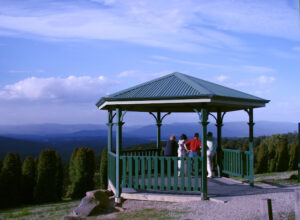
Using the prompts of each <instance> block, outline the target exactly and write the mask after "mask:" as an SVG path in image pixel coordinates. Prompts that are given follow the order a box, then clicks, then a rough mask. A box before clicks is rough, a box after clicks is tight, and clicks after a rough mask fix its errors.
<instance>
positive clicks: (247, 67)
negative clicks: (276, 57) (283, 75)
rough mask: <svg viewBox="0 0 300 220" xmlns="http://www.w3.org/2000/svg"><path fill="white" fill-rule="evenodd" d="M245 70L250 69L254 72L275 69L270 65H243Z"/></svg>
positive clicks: (271, 71)
mask: <svg viewBox="0 0 300 220" xmlns="http://www.w3.org/2000/svg"><path fill="white" fill-rule="evenodd" d="M242 67H243V68H244V69H245V70H248V71H249V72H253V73H273V72H275V70H274V69H273V68H270V67H265V66H254V65H251V66H250V65H244V66H242Z"/></svg>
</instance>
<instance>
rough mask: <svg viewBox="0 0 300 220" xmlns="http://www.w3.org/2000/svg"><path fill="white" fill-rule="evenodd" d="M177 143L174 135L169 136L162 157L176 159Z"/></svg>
mask: <svg viewBox="0 0 300 220" xmlns="http://www.w3.org/2000/svg"><path fill="white" fill-rule="evenodd" d="M177 148H178V145H177V142H176V138H175V136H174V135H171V136H170V140H168V142H167V145H166V148H165V151H164V156H169V157H177Z"/></svg>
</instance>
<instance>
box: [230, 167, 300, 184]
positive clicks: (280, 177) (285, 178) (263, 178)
mask: <svg viewBox="0 0 300 220" xmlns="http://www.w3.org/2000/svg"><path fill="white" fill-rule="evenodd" d="M297 175H298V171H284V172H274V173H261V174H255V175H254V184H255V183H266V184H279V185H284V186H292V185H296V184H297V183H298V182H297V177H298V176H297ZM230 178H232V179H235V180H238V181H243V182H249V181H247V180H245V179H242V178H240V177H234V176H230Z"/></svg>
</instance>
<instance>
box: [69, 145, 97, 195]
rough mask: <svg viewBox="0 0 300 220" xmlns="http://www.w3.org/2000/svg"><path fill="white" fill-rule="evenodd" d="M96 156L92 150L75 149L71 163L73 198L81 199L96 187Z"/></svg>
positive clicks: (71, 193)
mask: <svg viewBox="0 0 300 220" xmlns="http://www.w3.org/2000/svg"><path fill="white" fill-rule="evenodd" d="M94 172H95V155H94V152H93V150H92V149H91V148H84V147H80V148H78V149H75V150H74V152H73V154H72V157H71V161H70V180H71V192H70V196H71V198H73V199H75V198H81V197H83V196H84V195H85V193H86V192H87V191H89V190H92V189H93V187H94V180H93V178H94Z"/></svg>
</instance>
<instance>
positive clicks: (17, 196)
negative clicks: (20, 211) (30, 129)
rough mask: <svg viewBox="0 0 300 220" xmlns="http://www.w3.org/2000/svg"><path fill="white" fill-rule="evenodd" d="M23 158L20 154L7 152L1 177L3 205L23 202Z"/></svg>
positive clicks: (1, 202) (1, 199)
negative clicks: (21, 158)
mask: <svg viewBox="0 0 300 220" xmlns="http://www.w3.org/2000/svg"><path fill="white" fill-rule="evenodd" d="M21 179H22V177H21V160H20V157H19V155H18V154H15V153H7V155H6V157H5V159H4V161H3V167H2V171H1V177H0V184H1V185H0V189H1V192H0V205H1V207H2V208H3V207H12V206H16V205H18V204H19V203H20V202H21Z"/></svg>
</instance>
